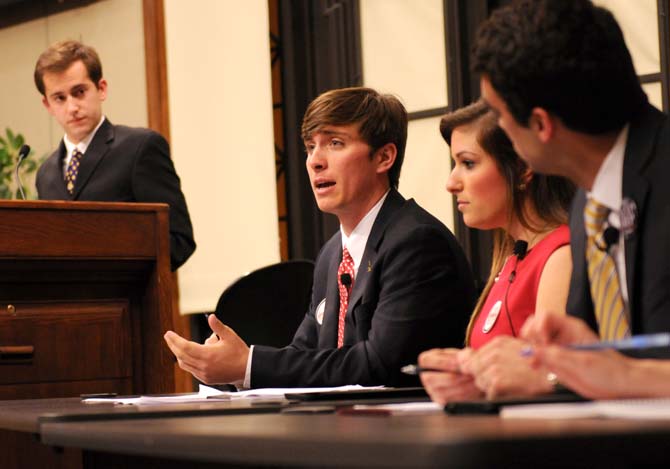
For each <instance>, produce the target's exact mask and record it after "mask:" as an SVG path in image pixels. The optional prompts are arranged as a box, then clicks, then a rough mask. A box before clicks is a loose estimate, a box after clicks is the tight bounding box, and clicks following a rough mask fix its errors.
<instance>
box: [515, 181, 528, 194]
mask: <svg viewBox="0 0 670 469" xmlns="http://www.w3.org/2000/svg"><path fill="white" fill-rule="evenodd" d="M517 188H518V189H519V192H523V191H525V190H526V183H525V182H522V183H521V184H519V185H518V186H517Z"/></svg>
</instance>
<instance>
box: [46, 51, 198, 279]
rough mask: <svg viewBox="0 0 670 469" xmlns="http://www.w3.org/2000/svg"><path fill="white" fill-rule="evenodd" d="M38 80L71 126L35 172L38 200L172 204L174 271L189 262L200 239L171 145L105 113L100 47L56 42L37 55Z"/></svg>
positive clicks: (49, 105)
mask: <svg viewBox="0 0 670 469" xmlns="http://www.w3.org/2000/svg"><path fill="white" fill-rule="evenodd" d="M35 85H36V86H37V89H38V90H39V92H40V93H41V94H42V103H43V104H44V107H45V108H46V109H47V111H49V113H50V114H51V115H52V116H54V117H55V118H56V120H57V121H58V123H59V124H60V125H61V126H62V127H63V130H64V131H65V136H64V137H63V140H62V141H61V143H60V145H59V147H58V149H57V150H56V151H55V152H54V153H53V154H52V155H51V156H49V158H48V159H47V160H46V161H45V162H44V164H42V166H41V167H40V169H39V170H38V172H37V178H36V185H37V193H38V196H39V198H40V199H49V200H87V201H108V202H163V203H167V204H168V205H169V206H170V257H171V265H172V270H176V269H177V268H178V267H179V266H180V265H182V264H183V263H184V262H186V260H187V259H188V258H189V257H190V255H191V254H192V253H193V251H194V250H195V241H194V240H193V228H192V227H191V219H190V217H189V214H188V209H187V208H186V200H185V199H184V195H183V194H182V191H181V185H180V182H179V176H177V173H176V172H175V169H174V165H173V164H172V160H171V158H170V149H169V146H168V143H167V142H166V141H165V139H164V138H163V137H162V136H161V135H159V134H158V133H156V132H153V131H151V130H149V129H143V128H131V127H125V126H121V125H113V124H112V123H111V122H109V120H107V118H106V117H104V115H103V114H102V102H103V101H104V100H105V98H106V97H107V81H106V80H105V79H104V78H103V77H102V64H101V62H100V59H99V57H98V54H97V52H96V51H95V50H94V49H93V48H92V47H89V46H86V45H84V44H82V43H80V42H77V41H64V42H59V43H56V44H53V45H52V46H51V47H49V48H48V49H47V50H46V51H44V52H43V53H42V54H41V55H40V57H39V59H38V60H37V64H36V65H35Z"/></svg>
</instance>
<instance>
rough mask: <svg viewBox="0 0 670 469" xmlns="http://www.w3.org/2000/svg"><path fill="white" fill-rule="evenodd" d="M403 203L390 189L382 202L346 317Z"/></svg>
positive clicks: (402, 199) (366, 281)
mask: <svg viewBox="0 0 670 469" xmlns="http://www.w3.org/2000/svg"><path fill="white" fill-rule="evenodd" d="M404 203H405V199H404V198H403V196H402V195H400V193H399V192H398V191H396V190H395V189H391V191H390V192H389V195H388V196H387V197H386V200H385V201H384V204H383V205H382V208H381V209H380V210H379V213H378V214H377V218H376V219H375V222H374V224H373V225H372V230H371V231H370V236H368V241H367V243H366V244H365V251H363V257H362V258H361V264H360V265H359V266H358V272H357V273H356V281H355V282H354V289H353V290H352V292H351V297H350V298H349V305H348V307H347V316H349V315H350V314H351V312H352V311H353V309H354V307H355V306H356V305H357V304H358V303H359V302H360V301H361V298H362V296H363V292H364V291H365V289H366V287H367V284H368V282H369V280H370V277H371V276H372V266H374V265H375V262H376V261H377V248H378V247H379V243H380V242H381V240H382V238H383V237H384V232H385V231H386V227H387V226H388V223H389V220H391V218H392V217H393V215H394V214H395V212H396V211H397V210H398V209H399V208H400V207H402V206H403V204H404ZM345 335H346V330H345Z"/></svg>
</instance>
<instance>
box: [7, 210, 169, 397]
mask: <svg viewBox="0 0 670 469" xmlns="http://www.w3.org/2000/svg"><path fill="white" fill-rule="evenodd" d="M168 223H169V221H168V207H167V205H165V204H135V203H133V204H130V203H103V202H62V201H0V399H15V398H24V399H25V398H35V397H65V396H77V395H79V394H80V393H87V392H117V393H125V394H127V393H166V392H174V391H175V366H174V358H173V356H172V354H171V353H170V352H169V350H168V349H167V347H166V346H165V344H164V341H163V337H162V336H163V333H164V332H165V331H166V330H168V329H172V328H173V303H172V288H173V277H172V273H171V272H170V255H169V249H170V246H169V231H168V227H169V225H168Z"/></svg>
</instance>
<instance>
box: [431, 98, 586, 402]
mask: <svg viewBox="0 0 670 469" xmlns="http://www.w3.org/2000/svg"><path fill="white" fill-rule="evenodd" d="M440 131H441V132H442V136H443V137H444V139H445V140H446V142H447V144H449V146H450V147H451V155H452V158H453V160H454V167H453V170H452V172H451V174H450V176H449V179H448V181H447V190H448V191H449V192H451V193H452V194H454V196H455V197H456V200H457V205H458V210H459V211H460V212H461V213H462V214H463V221H464V222H465V224H466V225H468V226H469V227H471V228H477V229H482V230H495V232H494V250H493V256H492V259H493V261H492V265H491V273H490V276H489V279H488V282H487V283H486V285H485V286H484V289H483V292H482V294H481V296H480V298H479V301H478V302H477V306H476V307H475V310H474V312H473V314H472V317H471V319H470V324H469V326H468V331H467V334H466V348H465V349H463V350H459V349H434V350H430V351H428V352H424V353H423V354H421V356H420V357H419V365H420V366H422V367H426V368H434V369H440V370H444V372H424V373H422V374H421V379H422V382H423V384H424V386H425V387H426V390H427V391H428V393H429V394H430V395H431V397H432V398H433V400H435V401H436V402H439V403H442V404H444V403H446V402H447V401H449V400H460V399H470V398H477V397H482V396H483V395H484V390H486V391H487V393H488V394H489V395H490V394H491V393H490V388H491V386H490V383H489V381H490V380H492V379H497V380H498V381H500V383H499V385H497V386H496V387H495V388H496V390H497V392H498V393H499V394H501V393H506V394H509V393H514V392H515V391H516V390H517V389H516V388H517V387H519V386H521V387H523V389H522V390H521V394H526V395H527V394H535V393H540V392H546V391H550V390H551V385H552V383H551V382H550V380H549V381H548V380H547V373H546V372H543V371H542V370H534V369H532V368H531V367H530V366H528V363H527V362H528V360H527V359H525V358H524V357H522V356H521V355H520V353H519V351H520V349H521V347H523V342H522V341H521V340H519V339H516V337H517V336H518V334H519V331H520V329H521V326H522V325H523V323H524V322H525V321H526V319H527V318H528V317H529V316H531V315H533V314H543V313H544V312H545V311H554V312H559V313H565V305H566V300H567V294H568V284H569V281H570V272H571V269H572V262H571V258H570V247H569V243H570V235H569V230H568V227H567V225H566V222H567V216H568V215H567V212H568V208H569V204H570V201H571V199H572V195H573V194H574V186H573V185H572V184H571V183H570V182H569V181H568V180H566V179H564V178H561V177H555V176H543V175H538V174H534V173H533V172H532V171H531V170H530V168H528V166H527V165H526V163H524V161H523V160H522V159H521V158H520V157H519V156H518V155H517V153H516V152H515V151H514V148H513V146H512V143H511V142H510V140H509V139H508V137H507V136H506V135H505V133H504V132H503V130H502V129H501V128H500V127H499V126H498V124H497V116H496V115H495V114H494V113H493V111H491V110H490V109H489V108H488V106H487V105H486V104H485V103H483V102H481V101H480V102H477V103H474V104H471V105H470V106H467V107H465V108H462V109H459V110H457V111H455V112H453V113H450V114H447V115H446V116H444V117H443V118H442V121H441V124H440ZM494 339H495V340H494Z"/></svg>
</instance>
